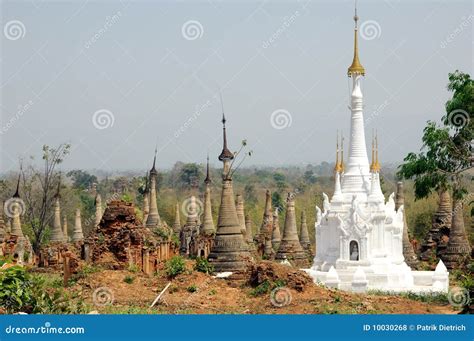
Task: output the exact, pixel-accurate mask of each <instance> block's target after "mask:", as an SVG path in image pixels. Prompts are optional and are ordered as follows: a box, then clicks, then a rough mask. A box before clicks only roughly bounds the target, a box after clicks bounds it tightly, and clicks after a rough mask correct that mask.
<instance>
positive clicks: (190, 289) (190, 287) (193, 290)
mask: <svg viewBox="0 0 474 341" xmlns="http://www.w3.org/2000/svg"><path fill="white" fill-rule="evenodd" d="M186 290H187V291H188V292H196V291H197V290H198V288H197V286H196V284H193V285H190V286H189V287H187V288H186Z"/></svg>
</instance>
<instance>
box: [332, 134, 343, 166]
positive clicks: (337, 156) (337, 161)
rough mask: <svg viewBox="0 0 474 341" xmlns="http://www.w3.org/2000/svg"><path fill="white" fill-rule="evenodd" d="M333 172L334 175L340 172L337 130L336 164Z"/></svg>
mask: <svg viewBox="0 0 474 341" xmlns="http://www.w3.org/2000/svg"><path fill="white" fill-rule="evenodd" d="M334 172H335V173H340V172H342V167H341V162H339V130H338V131H337V137H336V164H335V166H334Z"/></svg>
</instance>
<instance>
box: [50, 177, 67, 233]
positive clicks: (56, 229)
mask: <svg viewBox="0 0 474 341" xmlns="http://www.w3.org/2000/svg"><path fill="white" fill-rule="evenodd" d="M60 188H61V179H59V181H58V189H57V191H56V194H55V195H54V220H53V230H52V231H51V239H50V240H51V241H52V242H64V241H65V238H64V233H63V230H62V227H61V204H60V203H59V199H60V198H61V194H60Z"/></svg>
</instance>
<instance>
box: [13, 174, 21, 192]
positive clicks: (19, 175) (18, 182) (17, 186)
mask: <svg viewBox="0 0 474 341" xmlns="http://www.w3.org/2000/svg"><path fill="white" fill-rule="evenodd" d="M20 177H21V171H20V173H18V181H17V182H16V191H15V194H13V198H19V197H20Z"/></svg>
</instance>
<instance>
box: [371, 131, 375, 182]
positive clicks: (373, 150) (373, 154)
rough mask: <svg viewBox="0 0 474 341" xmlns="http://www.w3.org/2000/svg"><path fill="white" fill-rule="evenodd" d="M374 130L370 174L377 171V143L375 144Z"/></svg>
mask: <svg viewBox="0 0 474 341" xmlns="http://www.w3.org/2000/svg"><path fill="white" fill-rule="evenodd" d="M374 141H375V140H374V130H372V162H371V163H370V172H372V173H374V172H375V171H376V169H375V168H376V167H375V142H374Z"/></svg>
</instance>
